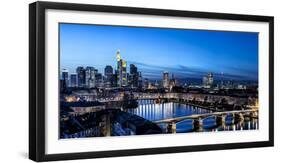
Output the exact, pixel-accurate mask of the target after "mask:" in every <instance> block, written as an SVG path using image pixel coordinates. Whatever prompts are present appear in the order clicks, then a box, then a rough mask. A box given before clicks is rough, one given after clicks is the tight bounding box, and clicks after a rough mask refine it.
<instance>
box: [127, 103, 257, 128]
mask: <svg viewBox="0 0 281 163" xmlns="http://www.w3.org/2000/svg"><path fill="white" fill-rule="evenodd" d="M126 111H127V112H129V113H131V114H135V115H138V116H140V117H143V118H145V119H148V120H150V121H157V120H163V119H168V118H175V117H181V116H188V115H193V114H204V113H211V112H212V111H210V110H206V109H202V108H198V107H194V106H190V105H185V104H179V103H174V102H168V103H160V104H157V103H155V102H154V101H153V100H139V106H138V108H135V109H128V110H126ZM232 122H233V117H232V116H231V115H228V116H227V117H226V125H224V126H217V125H216V120H215V118H214V117H209V118H206V119H204V120H203V131H232V130H255V129H258V119H249V120H244V121H242V122H240V123H236V124H233V123H232ZM192 124H193V120H184V121H181V122H178V123H177V124H176V127H177V129H176V132H177V133H182V132H192V131H194V130H193V125H192ZM167 125H168V124H165V123H162V124H159V126H160V127H161V128H162V130H163V132H167Z"/></svg>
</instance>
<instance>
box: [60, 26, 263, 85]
mask: <svg viewBox="0 0 281 163" xmlns="http://www.w3.org/2000/svg"><path fill="white" fill-rule="evenodd" d="M118 49H120V53H121V58H122V59H124V60H126V61H127V65H128V66H127V71H128V72H129V64H135V65H136V66H137V67H138V71H141V72H142V75H143V77H144V78H149V79H153V80H155V79H156V80H157V79H161V78H162V73H163V71H168V72H169V73H170V74H174V75H175V77H176V78H183V79H184V78H202V76H204V75H206V74H207V73H208V72H212V73H213V74H214V76H215V78H216V77H221V74H223V77H224V78H225V79H228V80H258V33H249V32H226V31H208V30H188V29H185V30H183V29H170V28H147V27H123V26H102V25H85V24H60V66H61V67H60V68H61V69H62V68H66V69H68V70H69V72H75V69H76V67H77V66H93V67H95V68H96V69H98V71H99V72H102V73H104V67H105V66H106V65H111V66H112V67H113V68H115V69H116V67H117V60H116V52H117V50H118Z"/></svg>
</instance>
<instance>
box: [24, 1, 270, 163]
mask: <svg viewBox="0 0 281 163" xmlns="http://www.w3.org/2000/svg"><path fill="white" fill-rule="evenodd" d="M47 9H59V10H70V11H95V12H110V13H123V14H141V15H161V16H175V17H192V18H208V19H221V20H241V21H254V22H268V23H269V39H268V40H269V56H268V57H269V86H268V89H269V106H268V107H269V140H268V141H262V142H248V143H229V144H216V145H196V146H180V147H161V148H160V147H156V148H150V149H133V150H117V151H100V152H91V151H89V152H83V153H67V154H50V155H49V154H45V89H46V88H45V11H46V10H47ZM273 37H274V18H273V17H271V16H257V15H238V14H222V13H210V12H194V11H178V10H166V9H152V8H134V7H119V6H118V7H117V6H102V5H88V4H72V3H55V2H34V3H32V4H30V5H29V158H30V159H31V160H34V161H55V160H71V159H86V158H100V157H117V156H132V155H147V154H161V153H178V152H191V151H207V150H222V149H236V148H253V147H268V146H273V145H274V119H273V118H274V115H273V107H274V106H273V104H274V77H273V76H274V71H273V67H274V65H273V63H274V60H273V59H274V58H273V54H274V45H273V43H274V40H273Z"/></svg>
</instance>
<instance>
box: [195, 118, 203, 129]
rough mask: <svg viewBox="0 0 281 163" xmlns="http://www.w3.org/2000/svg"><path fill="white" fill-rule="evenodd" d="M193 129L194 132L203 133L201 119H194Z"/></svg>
mask: <svg viewBox="0 0 281 163" xmlns="http://www.w3.org/2000/svg"><path fill="white" fill-rule="evenodd" d="M193 129H194V130H195V131H203V119H202V118H200V117H199V118H197V119H194V121H193Z"/></svg>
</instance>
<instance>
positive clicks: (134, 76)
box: [129, 64, 138, 88]
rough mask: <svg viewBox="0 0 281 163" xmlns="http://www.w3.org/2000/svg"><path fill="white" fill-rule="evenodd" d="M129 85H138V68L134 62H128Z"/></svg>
mask: <svg viewBox="0 0 281 163" xmlns="http://www.w3.org/2000/svg"><path fill="white" fill-rule="evenodd" d="M129 85H130V86H131V87H135V88H136V87H138V68H137V67H136V66H135V65H134V64H130V74H129Z"/></svg>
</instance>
